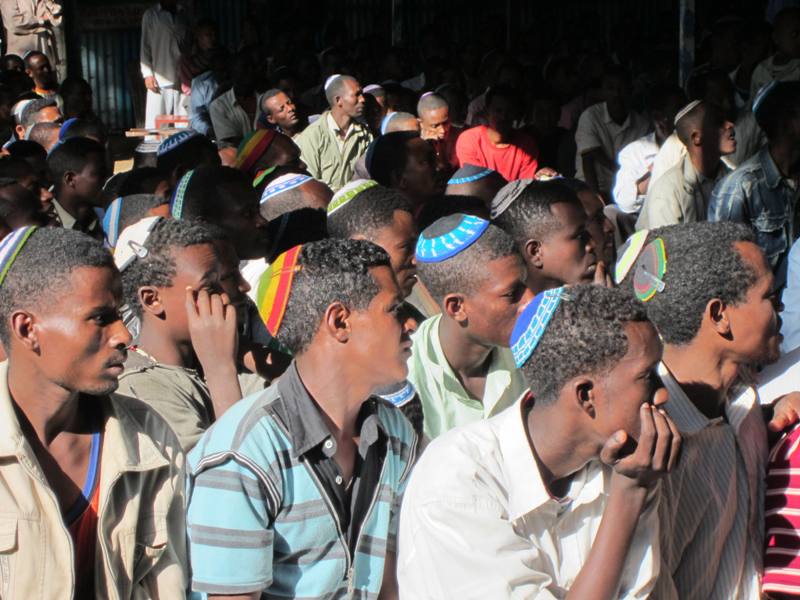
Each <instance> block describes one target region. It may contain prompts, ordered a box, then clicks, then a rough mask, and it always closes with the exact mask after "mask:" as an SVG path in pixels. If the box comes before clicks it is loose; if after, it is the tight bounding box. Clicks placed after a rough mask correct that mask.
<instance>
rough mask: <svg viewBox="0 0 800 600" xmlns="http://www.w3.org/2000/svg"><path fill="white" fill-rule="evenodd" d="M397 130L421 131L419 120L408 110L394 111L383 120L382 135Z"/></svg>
mask: <svg viewBox="0 0 800 600" xmlns="http://www.w3.org/2000/svg"><path fill="white" fill-rule="evenodd" d="M395 131H413V132H414V133H419V120H418V119H417V117H415V116H414V115H412V114H411V113H407V112H393V113H389V114H388V115H386V116H385V117H384V118H383V119H382V120H381V135H386V134H387V133H394V132H395Z"/></svg>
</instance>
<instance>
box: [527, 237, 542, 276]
mask: <svg viewBox="0 0 800 600" xmlns="http://www.w3.org/2000/svg"><path fill="white" fill-rule="evenodd" d="M523 254H524V256H525V260H526V261H527V262H529V263H530V264H532V265H533V266H534V267H536V268H538V269H541V268H542V265H543V263H544V257H543V256H542V243H541V242H540V241H539V240H528V241H527V242H525V245H524V246H523Z"/></svg>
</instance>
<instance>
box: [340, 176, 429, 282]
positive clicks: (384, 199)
mask: <svg viewBox="0 0 800 600" xmlns="http://www.w3.org/2000/svg"><path fill="white" fill-rule="evenodd" d="M328 235H330V237H332V238H339V239H354V240H367V241H369V242H372V243H373V244H376V245H378V246H380V247H381V248H383V249H384V250H385V251H386V253H387V254H388V255H389V260H390V263H391V266H392V271H394V275H395V277H396V278H397V284H398V285H399V286H400V291H401V292H402V293H403V298H407V297H408V295H409V294H411V290H412V289H413V288H414V284H415V283H416V282H417V263H416V260H415V258H414V251H415V248H416V244H417V235H418V232H417V227H416V225H415V223H414V205H413V204H412V203H411V201H410V200H408V199H407V198H405V197H404V196H403V195H401V194H400V193H399V192H397V191H395V190H392V189H389V188H386V187H383V186H382V185H378V184H377V182H375V181H370V180H360V181H356V182H352V183H350V184H348V185H347V186H345V187H343V188H342V189H341V190H339V191H338V192H337V193H336V198H335V200H334V201H333V202H331V204H330V205H329V206H328Z"/></svg>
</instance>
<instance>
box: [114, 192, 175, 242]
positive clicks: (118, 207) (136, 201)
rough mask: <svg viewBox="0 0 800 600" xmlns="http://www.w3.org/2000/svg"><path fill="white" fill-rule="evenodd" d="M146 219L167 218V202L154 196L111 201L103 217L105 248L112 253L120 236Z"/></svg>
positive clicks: (126, 197)
mask: <svg viewBox="0 0 800 600" xmlns="http://www.w3.org/2000/svg"><path fill="white" fill-rule="evenodd" d="M147 217H169V202H167V201H166V199H164V198H162V197H161V196H156V195H154V194H132V195H130V196H120V197H119V198H116V199H115V200H113V201H112V202H111V204H109V205H108V207H107V208H106V212H105V214H104V215H103V232H104V233H105V236H106V239H105V244H106V247H107V248H109V249H110V250H111V251H112V252H113V251H114V248H115V247H116V245H117V241H118V240H119V236H120V234H121V233H122V232H123V231H125V229H126V228H127V227H129V226H130V225H133V224H134V223H136V222H137V221H141V220H142V219H145V218H147Z"/></svg>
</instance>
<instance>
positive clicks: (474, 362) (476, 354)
mask: <svg viewBox="0 0 800 600" xmlns="http://www.w3.org/2000/svg"><path fill="white" fill-rule="evenodd" d="M439 343H440V344H441V345H442V352H444V357H445V358H446V359H447V364H449V365H450V368H451V369H453V372H455V373H459V374H462V375H465V376H467V377H482V376H485V375H486V373H487V372H488V371H489V355H490V354H491V353H492V350H493V349H494V346H489V345H486V344H482V343H479V342H477V341H475V340H474V339H472V338H470V337H469V335H468V334H467V333H466V330H465V329H464V328H463V327H461V325H459V324H458V323H456V322H455V321H454V320H453V319H450V318H448V317H447V316H446V315H442V318H441V319H440V320H439Z"/></svg>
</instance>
